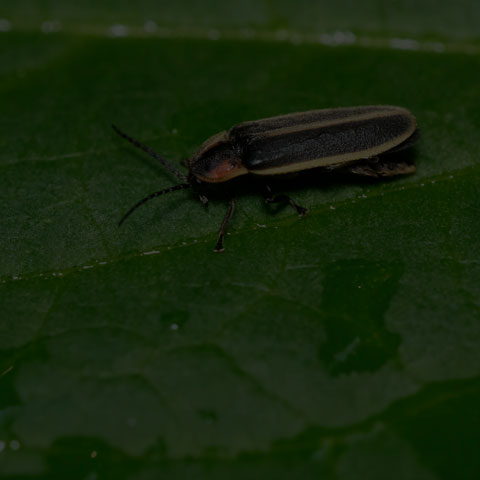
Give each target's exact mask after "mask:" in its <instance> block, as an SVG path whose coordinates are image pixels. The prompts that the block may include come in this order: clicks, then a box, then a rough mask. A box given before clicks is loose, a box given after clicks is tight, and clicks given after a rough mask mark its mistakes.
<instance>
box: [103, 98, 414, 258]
mask: <svg viewBox="0 0 480 480" xmlns="http://www.w3.org/2000/svg"><path fill="white" fill-rule="evenodd" d="M112 127H113V129H114V130H115V132H117V133H118V134H119V135H120V136H121V137H123V138H124V139H126V140H128V141H129V142H130V143H132V144H133V145H135V146H136V147H138V148H140V149H141V150H143V151H145V152H146V153H148V154H149V155H151V156H152V157H154V158H156V159H157V160H159V161H160V162H161V163H162V165H164V166H165V167H166V168H167V169H168V170H169V171H170V172H171V173H173V174H174V175H175V176H176V177H177V178H178V179H179V180H180V181H181V182H182V183H180V184H178V185H174V186H172V187H169V188H166V189H163V190H159V191H157V192H153V193H151V194H150V195H148V196H146V197H145V198H143V199H142V200H140V201H139V202H137V203H136V204H135V205H133V206H132V207H131V208H130V209H129V210H128V211H127V212H126V213H125V215H124V216H123V217H122V218H121V220H120V222H119V225H122V223H123V222H124V221H125V220H126V219H127V217H129V216H130V215H131V214H132V213H133V212H134V211H135V210H136V209H137V208H138V207H140V206H141V205H143V204H144V203H146V202H148V201H149V200H151V199H153V198H155V197H158V196H160V195H164V194H166V193H171V192H174V191H177V190H183V189H186V188H192V189H193V190H194V191H195V192H196V193H197V194H198V196H199V199H200V201H201V202H202V203H203V204H204V205H207V204H208V198H207V196H206V194H205V187H207V186H209V185H210V186H211V185H214V184H220V183H222V184H223V183H224V182H228V181H230V180H232V179H234V178H236V177H239V176H242V175H247V174H249V175H253V176H257V177H263V178H269V177H273V176H278V175H286V174H289V173H296V172H302V171H305V170H310V169H322V168H323V169H324V170H327V171H328V170H335V169H340V168H342V169H346V170H348V171H349V172H351V173H353V174H356V175H364V176H371V177H389V176H393V175H400V174H407V173H413V172H414V171H415V166H414V165H413V163H411V162H405V161H396V160H391V158H392V157H390V159H389V158H387V156H386V154H391V153H394V152H398V151H400V150H403V149H405V148H408V147H410V146H412V145H413V144H414V143H415V142H416V141H417V139H418V129H417V122H416V119H415V117H414V115H413V114H412V113H411V112H409V111H408V110H406V109H405V108H402V107H397V106H392V105H368V106H359V107H340V108H331V109H322V110H309V111H306V112H298V113H291V114H288V115H280V116H275V117H269V118H264V119H261V120H254V121H249V122H243V123H239V124H238V125H235V126H233V127H232V128H231V129H230V130H228V131H226V130H225V131H223V132H220V133H217V134H215V135H213V136H212V137H210V138H209V139H208V140H206V141H205V142H204V143H203V144H202V145H201V146H200V147H199V148H198V149H197V150H196V152H195V153H194V154H193V155H192V156H191V157H190V158H189V159H188V160H187V161H186V165H187V167H188V174H187V175H185V174H184V173H182V172H181V171H179V170H178V169H177V168H176V167H175V166H174V165H172V164H171V163H170V162H169V161H167V160H166V159H165V158H163V157H162V156H160V155H159V154H158V153H157V152H155V151H154V150H152V149H151V148H149V147H147V146H146V145H143V144H142V143H140V142H139V141H138V140H135V139H134V138H132V137H130V136H129V135H127V134H126V133H124V132H122V131H121V130H120V129H119V128H118V127H116V126H115V125H112ZM264 196H265V202H266V203H277V202H286V203H289V204H290V205H291V206H292V207H293V208H294V209H295V210H296V212H297V213H298V215H299V216H303V215H305V214H306V213H307V209H305V208H304V207H301V206H300V205H298V204H297V203H295V202H294V201H293V200H292V199H291V198H290V197H289V196H287V195H273V193H272V190H271V189H270V187H269V186H268V185H267V184H265V192H264ZM234 210H235V197H234V196H233V194H232V195H231V197H230V200H229V205H228V209H227V212H226V214H225V216H224V218H223V221H222V224H221V227H220V230H219V233H218V240H217V243H216V245H215V249H214V251H215V252H222V251H223V250H224V248H223V239H224V236H225V232H226V229H227V225H228V222H229V221H230V219H231V218H232V215H233V212H234Z"/></svg>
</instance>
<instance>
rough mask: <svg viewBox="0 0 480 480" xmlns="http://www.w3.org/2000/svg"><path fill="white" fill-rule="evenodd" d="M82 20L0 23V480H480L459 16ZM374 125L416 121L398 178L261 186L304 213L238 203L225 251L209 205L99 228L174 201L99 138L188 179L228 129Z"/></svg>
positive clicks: (473, 183) (64, 10)
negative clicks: (329, 114) (288, 123)
mask: <svg viewBox="0 0 480 480" xmlns="http://www.w3.org/2000/svg"><path fill="white" fill-rule="evenodd" d="M24 3H25V2H24ZM90 3H91V5H90V6H88V5H87V6H85V7H84V9H83V10H81V12H83V16H82V15H80V16H78V15H77V16H75V12H76V10H75V9H76V8H79V7H73V6H71V5H70V2H62V3H60V2H46V3H44V2H26V4H28V5H30V8H29V9H27V10H26V11H28V14H26V15H25V16H24V17H22V16H21V15H20V14H19V10H18V7H17V6H15V5H13V2H12V5H11V6H10V7H8V8H7V10H8V9H10V10H9V12H10V17H8V15H7V14H6V13H2V14H1V15H0V16H5V19H2V20H3V23H2V22H1V21H0V27H1V26H2V25H3V26H4V28H3V30H10V31H5V32H0V59H1V61H0V74H1V77H0V97H1V112H2V115H1V117H0V123H1V128H0V145H1V149H0V169H1V175H0V199H1V205H2V209H3V214H2V216H1V219H0V222H1V231H2V235H1V237H0V249H1V252H2V261H1V262H0V302H1V304H0V308H1V321H0V474H1V476H2V478H5V479H14V478H39V479H43V478H45V479H47V478H48V479H56V478H58V479H60V478H61V479H64V478H69V479H93V478H99V479H102V478H108V479H110V478H112V479H113V478H114V479H117V480H119V479H128V480H130V479H141V480H147V479H154V478H186V479H187V478H188V479H190V478H209V479H216V478H218V479H220V478H222V479H223V478H226V477H227V476H228V477H231V478H242V479H245V478H262V479H263V478H275V479H283V478H285V479H292V478H304V479H310V478H312V479H313V478H332V479H340V480H344V479H345V480H347V479H358V478H364V479H384V478H392V479H402V480H403V479H412V478H415V479H428V480H430V479H452V478H455V479H475V478H478V476H479V475H480V461H479V457H478V445H479V442H480V433H479V432H480V420H479V416H478V405H479V404H480V353H479V344H480V262H479V259H480V222H479V221H478V215H479V212H480V195H479V184H480V156H479V153H478V139H479V138H480V96H479V95H478V91H479V87H478V85H479V83H478V80H479V78H480V77H479V75H480V58H479V50H478V38H476V37H475V31H478V30H475V28H474V27H475V21H474V19H475V15H473V14H474V13H475V11H478V7H477V6H476V4H474V3H473V2H471V3H470V2H460V3H459V4H458V5H459V7H458V8H459V9H462V10H461V11H458V10H457V11H456V12H455V13H452V19H456V20H455V22H453V23H452V26H451V29H450V30H449V28H448V27H445V25H444V24H443V23H442V21H441V20H442V18H441V17H439V16H438V15H440V14H443V15H445V12H446V10H448V8H447V6H446V5H447V3H446V2H440V7H439V8H438V9H437V10H436V12H437V14H436V15H437V16H435V15H432V17H429V18H428V21H427V20H425V23H422V22H421V21H420V20H419V19H421V18H426V17H427V16H428V12H429V11H430V10H429V8H433V7H428V5H429V2H420V6H419V7H418V12H417V13H418V15H417V17H415V18H417V21H416V23H411V22H408V21H407V20H408V18H413V14H412V13H411V11H410V10H408V5H407V3H408V2H400V3H399V4H396V5H397V7H396V8H399V9H400V10H401V11H402V12H404V14H403V16H402V15H399V16H397V17H395V18H396V19H397V20H396V21H397V23H395V24H394V25H393V26H392V25H391V24H390V23H389V22H388V21H386V20H385V19H389V18H393V16H392V15H393V14H392V13H391V11H390V10H389V8H390V7H389V6H388V5H390V4H389V3H387V2H383V3H382V5H383V9H384V10H385V11H386V12H390V13H389V14H388V15H387V14H385V15H382V14H381V13H378V11H377V10H375V9H374V7H373V6H372V5H373V3H374V2H367V3H366V7H365V10H364V11H363V13H362V15H363V16H362V15H360V16H359V17H358V19H357V20H355V19H354V15H353V12H350V14H349V16H348V18H349V19H350V20H349V21H347V20H346V19H344V20H343V23H342V20H341V18H342V10H341V4H339V6H338V7H337V8H338V10H335V9H334V8H333V7H332V6H331V5H330V6H329V7H328V9H327V7H325V8H326V10H325V11H328V12H329V14H328V15H326V19H324V20H322V21H324V22H326V23H324V24H321V22H320V20H319V22H320V23H319V24H318V25H320V26H317V24H316V23H315V21H314V19H315V18H320V16H321V11H320V9H319V7H318V5H317V6H315V8H314V10H313V13H312V15H311V16H308V15H306V14H305V12H306V11H307V10H306V9H307V8H308V5H312V4H309V3H308V2H305V1H304V2H300V3H301V4H302V9H301V10H295V11H293V10H292V8H293V7H292V4H289V3H288V2H254V3H253V2H246V4H248V3H252V5H253V6H252V7H251V9H250V10H248V9H247V8H246V6H244V7H238V8H239V10H238V12H239V13H238V16H235V15H234V14H233V13H232V10H231V9H234V8H236V7H235V5H237V3H238V2H237V3H235V4H233V3H232V2H222V8H220V9H219V10H218V11H216V10H214V8H213V6H212V5H210V4H213V3H214V2H207V3H209V5H208V9H207V8H206V7H205V8H204V9H201V10H198V6H197V5H196V4H195V2H183V3H184V6H185V8H184V11H180V10H175V7H173V6H172V5H173V4H172V5H170V7H167V6H157V7H152V6H149V4H148V2H140V3H139V5H140V6H143V7H144V8H143V9H137V11H136V12H134V13H132V15H133V16H132V17H131V18H132V20H130V21H131V25H130V26H131V30H129V29H128V28H126V27H125V28H124V30H122V29H119V28H118V25H123V26H125V25H126V26H127V27H128V26H129V24H128V21H129V20H128V18H129V17H128V14H129V12H130V9H132V7H131V6H130V7H129V6H128V5H126V4H125V5H124V4H122V3H121V4H120V5H119V6H118V12H117V13H116V14H114V13H112V11H111V10H112V9H113V8H114V7H112V9H107V8H106V6H104V7H99V6H96V4H94V2H90ZM343 3H345V2H343ZM347 3H348V2H347ZM7 4H8V2H7ZM303 4H305V5H303ZM68 5H70V7H68ZM105 5H108V3H106V4H105ZM160 5H161V4H160ZM189 5H190V6H191V8H187V7H188V6H189ZM399 5H400V6H399ZM412 5H413V4H412ZM7 6H8V5H7ZM227 6H230V7H231V9H228V8H227ZM149 8H151V9H154V8H157V10H155V12H156V13H155V14H150V13H149V10H148V9H149ZM162 8H163V9H164V10H162ZM352 8H353V7H352ZM392 8H393V7H392ZM411 8H414V7H413V6H412V7H411ZM262 9H263V10H262ZM357 9H358V7H357ZM369 9H371V11H370V10H369ZM469 9H470V10H469ZM139 10H140V12H143V13H139ZM234 11H235V10H233V12H234ZM95 12H98V15H95ZM168 12H170V16H168V15H167V13H168ZM172 12H173V13H172ZM195 12H199V13H197V15H198V19H199V22H198V23H199V25H197V27H195V28H194V25H193V20H194V19H195V14H196V13H195ZM209 12H210V13H209ZM259 12H260V13H259ZM262 12H263V13H262ZM275 12H277V14H278V15H277V14H276V13H275ZM279 12H280V13H279ZM289 12H291V15H290V16H289V15H288V13H289ZM369 12H370V13H369ZM405 12H407V13H405ZM439 12H440V13H439ZM468 12H470V13H471V15H470V14H469V13H468ZM7 13H8V12H7ZM147 13H148V14H147ZM162 13H163V14H165V15H164V16H163V17H162ZM62 15H63V17H62ZM252 15H257V16H258V18H259V19H260V20H258V21H254V20H253V19H252V18H253V17H252ZM9 18H10V19H9ZM69 18H70V19H71V18H76V20H75V22H74V21H72V20H69ZM149 18H152V19H154V20H155V26H156V27H155V28H156V30H155V29H153V26H152V25H153V23H152V24H148V25H150V27H151V28H150V30H151V31H149V30H148V29H147V30H145V28H144V26H143V23H142V22H143V21H144V20H148V19H149ZM162 18H163V19H164V23H163V24H162ZM445 18H446V17H445ZM476 18H477V19H478V15H477V17H476ZM8 19H9V20H8ZM192 19H193V20H192ZM302 19H303V20H302ZM6 20H8V22H7V23H5V21H6ZM62 20H63V21H62ZM47 21H48V22H50V23H47V24H45V22H47ZM54 21H56V22H57V23H56V24H55V22H54ZM22 22H23V23H22ZM35 22H36V23H35ZM69 22H70V23H69ZM135 22H136V23H135ZM152 22H153V20H152ZM461 22H465V24H462V23H461ZM34 24H35V25H39V26H41V25H43V27H44V28H43V31H44V32H47V33H49V34H46V33H42V31H41V30H42V29H41V28H38V29H36V28H33V26H32V25H34ZM113 24H118V25H117V29H116V30H113V33H114V34H115V35H116V36H115V35H114V36H112V30H111V29H110V27H108V28H106V27H107V26H109V25H113ZM336 24H337V25H340V26H339V27H338V28H348V29H349V32H347V33H345V32H343V33H342V35H343V36H341V35H340V36H338V35H337V37H335V30H333V29H334V28H335V27H334V25H336ZM45 25H46V26H45ZM52 25H53V26H52ZM55 25H56V27H55ZM5 26H7V27H8V28H6V27H5ZM114 26H115V25H114ZM136 26H137V27H138V29H142V28H144V31H143V33H142V34H141V35H140V34H138V32H137V31H136V30H135V28H137V27H136ZM477 26H478V24H477ZM163 27H164V28H168V30H162V28H163ZM177 27H178V30H175V29H176V28H177ZM280 28H282V29H285V30H279V29H280ZM58 29H61V31H59V32H53V31H52V30H58ZM189 29H191V30H189ZM202 29H203V30H202ZM322 29H325V31H326V32H327V33H326V35H327V34H328V35H329V36H328V37H321V34H322V31H323V30H322ZM328 29H330V30H328ZM189 31H191V32H192V33H191V35H190V34H189ZM115 32H116V33H115ZM132 32H133V33H132ZM136 32H137V33H136ZM165 32H167V33H165ZM175 32H177V33H178V35H177V34H175ZM224 32H226V33H224ZM232 32H233V33H232ZM252 32H253V33H252ZM279 32H280V33H279ZM285 32H287V33H285ZM289 32H294V34H293V33H292V34H290V33H289ZM312 32H314V33H316V34H318V35H320V36H319V37H312V36H311V34H312ZM352 32H353V33H352ZM362 32H363V33H362ZM365 32H367V33H368V34H369V35H370V36H369V37H368V38H369V39H370V40H368V41H366V40H365V41H363V40H362V39H365V38H366V37H363V36H362V35H363V34H365V35H366V33H365ZM402 32H403V33H404V37H402V36H401V34H402ZM105 33H107V34H105ZM256 33H258V35H256ZM337 33H338V32H337ZM119 36H120V37H121V38H118V37H119ZM331 38H337V42H336V45H335V46H332V45H326V43H329V40H328V39H331ZM402 38H403V40H402ZM322 39H323V40H322ZM402 41H403V43H402ZM346 43H349V44H346ZM369 104H392V105H401V106H404V107H406V108H409V109H410V110H411V111H412V112H414V114H415V115H416V117H417V119H418V124H419V126H420V132H421V140H420V142H419V144H418V145H417V146H416V147H415V149H414V152H412V155H414V156H415V161H416V164H417V172H416V173H415V174H414V175H411V176H406V177H402V178H397V179H393V180H389V181H367V180H365V179H363V180H362V179H358V178H355V177H353V176H342V175H332V176H309V178H308V179H303V178H300V179H293V180H292V183H290V184H282V185H280V186H278V187H279V188H281V189H282V191H285V192H287V193H289V194H291V195H292V197H294V198H295V200H296V201H297V202H298V203H300V204H301V205H304V206H306V207H308V208H309V214H308V215H307V216H306V217H305V218H301V219H299V218H298V217H297V216H296V215H295V214H294V212H293V211H291V209H289V208H282V207H279V206H274V205H273V206H272V205H270V206H266V205H264V203H263V199H262V198H261V197H260V196H259V195H258V194H257V189H256V186H255V185H254V184H246V185H243V186H242V189H241V191H240V192H239V194H238V195H237V197H238V198H237V200H238V202H237V210H236V212H235V216H234V218H233V220H232V223H231V226H230V228H229V235H228V236H227V238H226V251H225V253H223V254H214V253H213V247H214V245H215V240H216V235H217V231H218V228H219V225H220V222H221V219H222V216H223V215H224V212H225V208H226V201H225V200H224V199H221V198H220V199H212V201H211V202H210V205H209V207H208V209H205V207H204V206H203V205H202V204H201V203H200V202H199V201H198V198H197V197H195V195H193V194H192V192H190V191H182V192H176V193H174V194H173V193H172V194H171V195H168V196H165V197H162V198H158V199H156V200H154V201H152V202H151V203H149V204H147V205H145V206H144V207H142V208H141V209H139V210H138V211H137V212H135V214H134V215H132V217H131V218H130V219H129V220H128V221H127V222H126V223H125V225H124V226H122V228H121V229H119V228H118V227H117V222H118V220H119V219H120V217H121V216H122V214H123V213H124V212H125V211H126V210H127V209H128V208H129V207H130V206H131V205H132V204H133V203H135V202H136V201H137V200H139V199H140V198H142V197H143V196H145V195H146V194H148V193H150V192H153V191H155V190H159V189H161V188H165V187H168V186H170V185H173V184H175V183H176V180H175V179H174V178H172V176H171V175H170V174H169V173H168V172H166V171H165V170H164V169H163V168H162V167H161V166H160V165H158V164H157V163H156V162H155V160H154V159H152V158H149V157H148V156H146V155H144V154H143V153H142V152H140V151H137V150H136V149H135V148H134V147H132V146H130V145H128V144H126V143H125V142H124V141H123V140H122V139H121V138H119V137H118V136H116V135H115V134H114V132H113V131H112V130H111V127H110V125H111V124H112V123H115V124H116V125H118V126H119V127H121V128H122V129H123V130H125V131H126V132H128V133H129V134H130V135H132V136H134V137H135V138H138V139H139V140H141V141H142V142H144V143H146V144H148V145H150V146H151V147H152V148H154V149H156V150H157V151H158V152H160V153H161V154H162V155H164V156H165V157H166V158H168V159H170V160H171V161H172V162H174V163H175V164H176V165H178V166H179V168H182V167H181V165H182V160H183V159H185V158H187V157H188V156H189V155H190V154H191V153H192V152H193V151H194V150H195V148H196V147H197V146H198V145H199V144H200V143H201V142H202V141H203V140H205V139H206V138H208V137H209V136H210V135H212V134H214V133H216V132H219V131H222V130H224V129H228V128H230V127H231V126H232V125H234V124H236V123H239V122H241V121H245V120H253V119H257V118H262V117H266V116H272V115H276V114H283V113H288V112H294V111H302V110H308V109H313V108H328V107H336V106H349V105H369Z"/></svg>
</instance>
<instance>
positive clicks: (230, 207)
mask: <svg viewBox="0 0 480 480" xmlns="http://www.w3.org/2000/svg"><path fill="white" fill-rule="evenodd" d="M234 211H235V198H234V197H232V198H231V199H230V203H229V205H228V209H227V213H226V214H225V216H224V217H223V221H222V226H221V227H220V230H219V232H218V240H217V244H216V245H215V248H214V250H213V251H214V252H216V253H220V252H223V251H224V250H225V249H224V248H223V237H225V233H226V231H227V225H228V222H229V221H230V219H231V218H232V216H233V212H234Z"/></svg>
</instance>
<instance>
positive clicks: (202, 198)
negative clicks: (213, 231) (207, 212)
mask: <svg viewBox="0 0 480 480" xmlns="http://www.w3.org/2000/svg"><path fill="white" fill-rule="evenodd" d="M198 199H199V200H200V201H201V202H202V203H203V204H204V205H205V206H206V207H208V198H207V197H206V196H205V195H202V194H201V193H200V194H198Z"/></svg>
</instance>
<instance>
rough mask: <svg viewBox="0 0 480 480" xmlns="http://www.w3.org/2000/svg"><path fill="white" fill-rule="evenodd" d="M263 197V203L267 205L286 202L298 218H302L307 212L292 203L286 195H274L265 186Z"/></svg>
mask: <svg viewBox="0 0 480 480" xmlns="http://www.w3.org/2000/svg"><path fill="white" fill-rule="evenodd" d="M263 196H264V198H265V203H267V204H268V203H281V202H288V203H289V204H290V205H291V206H292V207H293V208H294V209H295V210H296V211H297V214H298V215H299V216H300V217H303V216H304V215H306V214H307V212H308V210H307V209H306V208H305V207H302V206H300V205H298V203H296V202H294V201H293V200H292V199H291V198H290V197H289V196H288V195H274V194H273V192H272V189H271V188H270V187H269V186H268V185H265V191H264V193H263Z"/></svg>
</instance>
